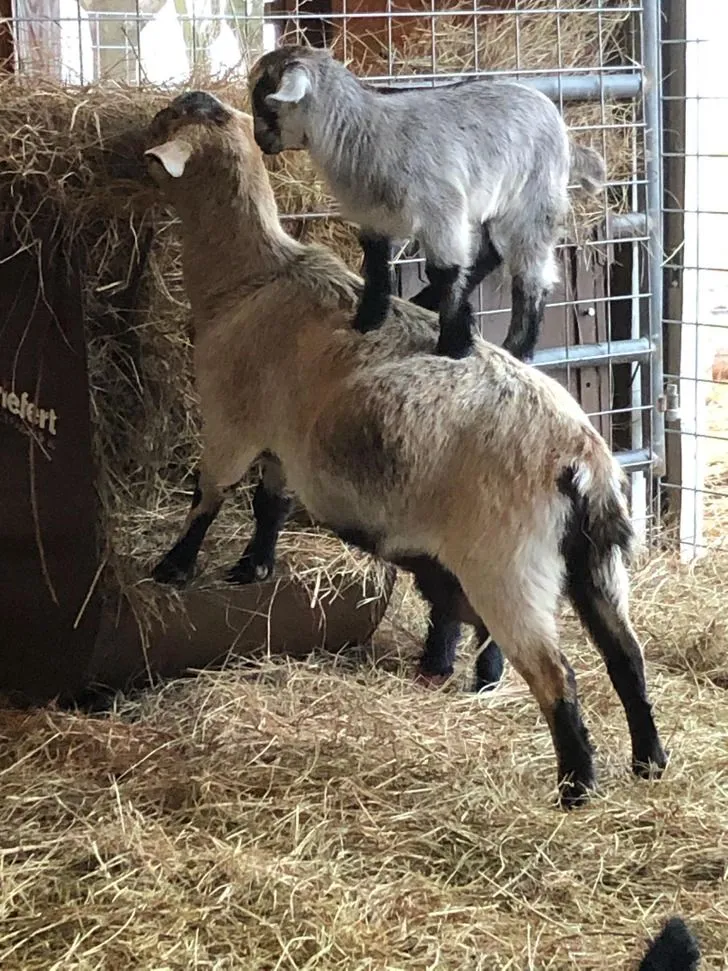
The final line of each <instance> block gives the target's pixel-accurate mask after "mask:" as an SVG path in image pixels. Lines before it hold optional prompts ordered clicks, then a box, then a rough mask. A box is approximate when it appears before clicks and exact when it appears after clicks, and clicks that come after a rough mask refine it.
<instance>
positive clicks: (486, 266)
mask: <svg viewBox="0 0 728 971" xmlns="http://www.w3.org/2000/svg"><path fill="white" fill-rule="evenodd" d="M502 262H503V259H502V258H501V256H500V254H499V253H498V251H497V250H496V248H495V246H493V243H492V242H491V239H490V233H489V232H488V227H487V225H486V224H485V223H484V224H483V230H482V234H481V240H480V248H479V250H478V255H477V257H476V260H475V263H473V265H472V266H471V267H470V269H469V270H468V275H467V279H466V281H465V286H464V293H465V295H466V296H467V297H469V296H470V294H471V293H473V291H474V290H475V289H476V288H477V287H479V286H480V284H481V283H482V282H483V280H484V279H485V278H486V277H487V276H489V275H490V274H491V273H492V272H493V271H494V270H495V269H497V268H498V267H499V266H500V265H501V263H502ZM425 273H426V274H427V279H428V281H429V283H428V285H427V286H426V287H424V288H423V289H422V290H420V292H419V293H417V294H415V296H414V297H412V298H411V300H410V303H413V304H415V305H416V306H418V307H424V308H425V309H426V310H438V309H439V307H440V304H441V303H442V300H443V297H444V296H445V294H444V293H443V290H442V287H443V280H442V278H441V276H440V275H438V270H437V267H435V266H433V264H432V263H430V262H427V263H426V264H425Z"/></svg>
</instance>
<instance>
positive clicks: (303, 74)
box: [265, 64, 311, 105]
mask: <svg viewBox="0 0 728 971" xmlns="http://www.w3.org/2000/svg"><path fill="white" fill-rule="evenodd" d="M310 90H311V78H310V77H309V76H308V71H307V70H306V68H305V67H301V65H300V64H295V65H293V67H289V68H288V70H287V71H285V72H284V74H283V77H282V78H281V83H280V85H279V87H278V90H277V91H276V92H275V93H274V94H269V95H268V97H267V98H266V99H265V100H266V101H267V102H268V104H281V103H285V104H295V105H297V104H298V103H299V102H300V101H303V99H304V98H305V97H306V95H307V94H308V93H309V91H310Z"/></svg>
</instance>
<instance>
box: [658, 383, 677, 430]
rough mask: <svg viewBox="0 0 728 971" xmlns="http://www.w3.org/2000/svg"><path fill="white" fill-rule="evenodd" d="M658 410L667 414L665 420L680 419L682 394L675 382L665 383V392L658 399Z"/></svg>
mask: <svg viewBox="0 0 728 971" xmlns="http://www.w3.org/2000/svg"><path fill="white" fill-rule="evenodd" d="M657 410H658V411H659V412H661V413H662V414H663V415H664V416H665V421H679V420H680V395H679V393H678V390H677V385H676V384H675V383H674V382H669V383H668V384H666V385H665V393H664V394H661V395H660V397H659V398H658V399H657Z"/></svg>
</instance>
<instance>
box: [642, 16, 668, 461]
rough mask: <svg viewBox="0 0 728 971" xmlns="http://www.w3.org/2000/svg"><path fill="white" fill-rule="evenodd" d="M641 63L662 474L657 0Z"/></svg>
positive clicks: (656, 433)
mask: <svg viewBox="0 0 728 971" xmlns="http://www.w3.org/2000/svg"><path fill="white" fill-rule="evenodd" d="M642 46H643V63H644V68H645V80H646V84H645V92H644V114H645V123H646V128H645V155H646V156H647V157H646V161H645V172H646V175H647V189H646V195H647V200H646V201H647V221H648V228H649V242H648V244H647V247H648V248H647V276H648V280H649V289H650V302H649V306H650V314H649V333H650V340H651V342H652V344H653V345H654V349H655V357H654V361H653V362H652V375H651V385H652V450H653V451H654V453H655V455H656V456H657V459H658V461H657V463H656V465H655V467H654V470H653V474H654V475H655V476H658V477H660V476H662V475H664V473H665V416H664V413H663V412H662V411H661V410H660V402H661V399H662V395H663V387H662V384H663V379H662V354H663V341H662V309H663V308H662V294H663V287H662V115H661V110H662V106H661V104H660V88H661V81H662V71H661V59H660V0H645V4H644V13H643V37H642Z"/></svg>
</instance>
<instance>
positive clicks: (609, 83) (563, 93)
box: [371, 71, 642, 101]
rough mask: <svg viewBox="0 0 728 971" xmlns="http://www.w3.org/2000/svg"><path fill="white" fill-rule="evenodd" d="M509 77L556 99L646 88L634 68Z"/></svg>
mask: <svg viewBox="0 0 728 971" xmlns="http://www.w3.org/2000/svg"><path fill="white" fill-rule="evenodd" d="M478 76H479V77H481V78H482V77H489V78H493V79H495V77H503V78H504V79H505V77H506V75H505V74H500V73H499V74H498V75H497V76H496V75H490V74H487V73H486V74H481V75H478ZM471 77H472V76H468V75H451V76H450V77H447V78H442V79H439V78H432V79H430V80H422V79H418V78H401V79H400V78H393V79H392V80H391V81H388V82H387V84H386V85H384V84H376V83H373V82H372V83H371V86H372V87H373V88H383V89H385V90H387V91H395V90H398V91H399V90H401V91H408V90H411V89H414V88H432V87H436V88H439V87H447V86H448V85H452V84H460V83H462V82H463V81H467V80H470V78H471ZM507 78H508V80H514V81H520V83H521V84H527V85H529V87H532V88H536V90H537V91H540V92H541V93H542V94H545V95H546V97H547V98H551V100H552V101H559V100H560V99H562V98H563V100H564V101H600V100H601V99H602V96H603V97H604V98H605V99H612V100H615V101H616V100H625V99H631V98H637V97H639V95H640V93H641V91H642V77H641V75H640V74H639V73H637V72H634V71H630V72H624V73H619V74H618V73H615V74H603V75H600V74H552V75H548V74H545V75H540V76H539V77H530V76H528V75H521V76H518V73H517V72H513V74H511V73H510V72H508V75H507Z"/></svg>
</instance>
